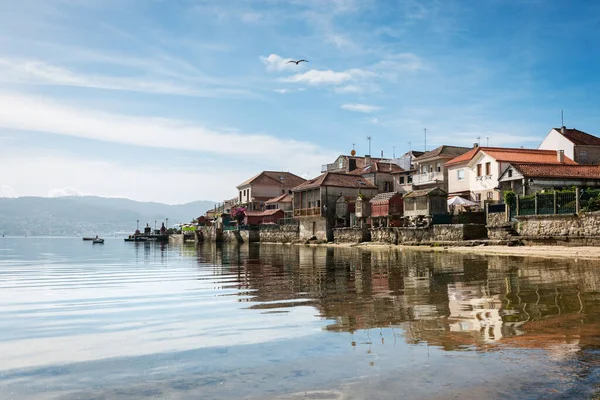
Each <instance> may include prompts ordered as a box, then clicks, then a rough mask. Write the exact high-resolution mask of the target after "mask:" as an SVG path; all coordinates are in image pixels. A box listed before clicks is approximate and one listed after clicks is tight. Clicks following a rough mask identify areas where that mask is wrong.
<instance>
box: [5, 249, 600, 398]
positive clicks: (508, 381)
mask: <svg viewBox="0 0 600 400" xmlns="http://www.w3.org/2000/svg"><path fill="white" fill-rule="evenodd" d="M599 264H600V263H598V262H591V261H583V260H547V259H536V258H529V259H525V258H518V257H497V256H496V257H483V256H466V255H459V254H450V253H429V252H420V251H395V250H394V251H387V250H364V249H337V248H336V249H332V248H307V247H297V246H275V245H270V246H269V245H262V246H259V245H256V246H254V245H253V246H242V247H237V246H228V247H227V246H224V247H216V246H214V245H212V246H210V245H206V246H203V247H200V248H198V249H196V248H195V247H169V246H166V245H160V244H149V243H125V242H123V241H122V240H116V239H114V240H110V239H107V241H106V244H104V245H103V246H101V245H93V244H92V243H90V242H83V241H81V240H76V239H38V238H27V239H25V238H22V239H8V238H2V239H0V399H141V398H164V399H229V398H231V399H239V398H248V399H263V398H278V399H279V398H282V399H300V398H311V399H338V398H339V399H446V398H451V399H453V398H461V399H471V398H472V399H478V398H491V399H510V398H514V399H536V398H543V399H553V398H565V399H566V398H569V399H572V398H594V397H596V398H597V396H599V394H600V386H599V384H600V265H599Z"/></svg>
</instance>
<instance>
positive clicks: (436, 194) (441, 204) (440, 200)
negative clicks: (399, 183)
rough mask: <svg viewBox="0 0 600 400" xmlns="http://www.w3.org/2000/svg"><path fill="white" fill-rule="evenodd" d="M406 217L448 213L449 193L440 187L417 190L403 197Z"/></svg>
mask: <svg viewBox="0 0 600 400" xmlns="http://www.w3.org/2000/svg"><path fill="white" fill-rule="evenodd" d="M403 201H404V216H405V217H428V216H432V215H434V214H447V213H448V194H447V193H446V192H445V191H443V190H442V189H440V188H436V187H434V188H430V189H421V190H415V191H413V192H410V193H408V194H407V195H405V196H404V198H403Z"/></svg>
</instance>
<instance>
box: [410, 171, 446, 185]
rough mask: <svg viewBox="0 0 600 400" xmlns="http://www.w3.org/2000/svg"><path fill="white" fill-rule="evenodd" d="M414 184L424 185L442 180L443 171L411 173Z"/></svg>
mask: <svg viewBox="0 0 600 400" xmlns="http://www.w3.org/2000/svg"><path fill="white" fill-rule="evenodd" d="M412 179H413V184H414V185H426V184H428V183H435V182H441V181H443V180H444V173H443V172H426V173H424V174H416V175H413V177H412Z"/></svg>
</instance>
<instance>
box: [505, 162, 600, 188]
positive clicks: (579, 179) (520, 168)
mask: <svg viewBox="0 0 600 400" xmlns="http://www.w3.org/2000/svg"><path fill="white" fill-rule="evenodd" d="M498 181H499V182H500V189H501V191H505V190H512V191H513V192H515V193H517V194H521V195H523V196H526V195H528V194H533V193H536V192H539V191H541V190H560V189H564V188H569V187H573V186H576V187H582V188H588V187H600V166H598V165H572V164H533V163H517V162H512V163H510V164H509V165H508V168H507V169H506V170H505V171H504V172H503V173H502V175H500V178H499V179H498Z"/></svg>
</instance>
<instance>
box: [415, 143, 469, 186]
mask: <svg viewBox="0 0 600 400" xmlns="http://www.w3.org/2000/svg"><path fill="white" fill-rule="evenodd" d="M469 150H471V149H470V148H469V147H457V146H446V145H443V146H440V147H437V148H435V149H433V150H431V151H428V152H425V153H424V154H423V155H421V156H420V157H417V158H415V160H414V163H415V169H416V171H415V173H414V174H413V175H412V185H413V188H414V190H421V189H431V188H435V187H437V188H439V189H441V190H443V191H444V192H448V170H447V169H446V166H445V165H444V164H445V163H446V162H448V161H450V160H452V159H453V158H455V157H458V156H460V155H462V154H464V153H466V152H468V151H469Z"/></svg>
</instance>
